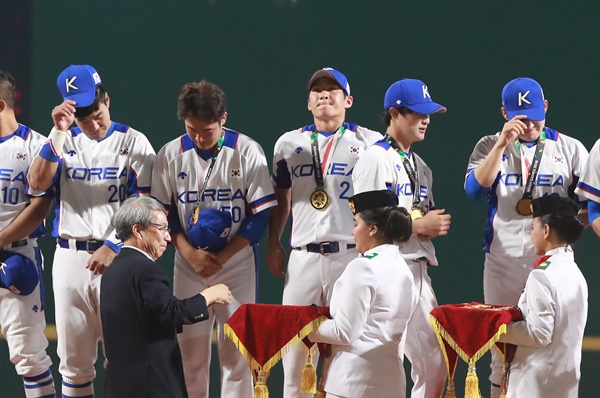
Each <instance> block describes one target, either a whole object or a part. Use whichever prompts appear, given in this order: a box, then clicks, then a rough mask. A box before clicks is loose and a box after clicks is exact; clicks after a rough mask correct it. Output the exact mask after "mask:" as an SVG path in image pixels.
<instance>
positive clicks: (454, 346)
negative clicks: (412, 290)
mask: <svg viewBox="0 0 600 398" xmlns="http://www.w3.org/2000/svg"><path fill="white" fill-rule="evenodd" d="M429 323H431V325H432V326H433V329H434V331H435V334H436V335H437V336H438V341H439V339H440V337H439V336H441V337H443V338H444V340H446V342H447V343H448V345H449V346H450V347H452V349H453V350H454V351H456V353H457V354H458V355H459V356H460V357H461V358H462V359H463V360H464V361H465V362H467V363H469V362H470V361H471V360H472V361H473V362H475V361H477V360H479V358H481V357H482V356H483V355H484V354H485V353H486V352H488V351H489V349H490V348H492V346H493V345H494V344H496V342H497V341H498V340H499V339H500V336H502V335H503V334H505V333H506V325H500V328H499V329H498V331H497V332H496V333H495V334H494V335H493V336H492V338H490V339H489V340H488V342H487V343H485V344H484V345H483V347H481V348H480V349H479V350H478V351H477V352H476V353H475V355H473V356H472V357H469V356H468V355H467V354H466V353H465V352H464V351H463V350H462V348H460V347H459V346H458V344H456V342H455V341H454V339H453V338H452V336H450V335H449V334H448V333H447V332H446V329H444V327H443V326H442V325H441V324H440V323H439V322H438V320H437V319H435V317H434V316H433V315H431V314H430V315H429ZM442 346H443V343H442ZM442 349H443V348H442ZM444 354H445V352H444ZM444 356H445V357H446V363H447V362H448V359H447V355H444Z"/></svg>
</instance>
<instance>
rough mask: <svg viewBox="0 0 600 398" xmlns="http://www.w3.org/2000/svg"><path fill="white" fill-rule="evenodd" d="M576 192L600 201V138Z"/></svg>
mask: <svg viewBox="0 0 600 398" xmlns="http://www.w3.org/2000/svg"><path fill="white" fill-rule="evenodd" d="M575 193H576V194H577V195H579V197H582V198H586V199H588V200H593V201H594V202H598V203H600V139H598V141H596V143H595V144H594V146H593V147H592V150H591V151H590V155H589V157H588V160H587V163H586V164H585V167H584V168H583V171H582V172H581V176H580V177H579V182H578V183H577V188H576V189H575Z"/></svg>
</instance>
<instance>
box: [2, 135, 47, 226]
mask: <svg viewBox="0 0 600 398" xmlns="http://www.w3.org/2000/svg"><path fill="white" fill-rule="evenodd" d="M45 141H46V137H44V136H43V135H41V134H39V133H37V132H35V131H33V130H32V129H30V128H29V127H26V126H23V125H22V124H19V128H18V129H17V131H16V132H15V133H14V134H13V135H10V136H8V137H3V138H0V145H2V146H1V147H0V148H2V160H1V161H0V204H1V208H2V211H1V212H0V230H2V229H5V228H6V227H8V226H9V225H10V224H11V223H12V222H13V220H14V219H15V218H16V217H17V216H18V215H19V213H21V211H23V209H25V207H27V205H28V204H29V197H28V196H27V195H26V193H25V191H26V185H27V172H28V170H29V166H30V165H31V163H33V159H34V157H35V155H36V154H37V153H38V152H39V150H40V147H41V146H42V145H43V144H44V142H45ZM45 232H46V229H45V227H44V225H43V224H40V226H39V227H38V228H37V229H36V230H35V231H34V232H33V233H32V234H31V235H30V238H38V237H40V236H42V235H44V234H45Z"/></svg>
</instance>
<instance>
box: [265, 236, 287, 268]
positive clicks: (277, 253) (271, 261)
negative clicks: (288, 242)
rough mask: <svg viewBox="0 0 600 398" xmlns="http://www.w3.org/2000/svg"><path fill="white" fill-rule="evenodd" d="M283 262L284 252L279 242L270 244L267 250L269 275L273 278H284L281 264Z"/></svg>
mask: <svg viewBox="0 0 600 398" xmlns="http://www.w3.org/2000/svg"><path fill="white" fill-rule="evenodd" d="M284 262H285V250H283V246H281V243H280V242H279V241H277V242H271V241H269V245H268V248H267V264H268V265H269V269H270V270H271V273H272V274H273V275H275V276H285V272H283V264H284Z"/></svg>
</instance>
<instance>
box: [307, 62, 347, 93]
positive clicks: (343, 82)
mask: <svg viewBox="0 0 600 398" xmlns="http://www.w3.org/2000/svg"><path fill="white" fill-rule="evenodd" d="M322 77H327V78H329V79H333V80H334V81H335V82H336V83H337V84H339V85H340V87H341V88H342V90H344V92H345V93H346V95H350V84H348V79H346V76H344V74H343V73H342V72H340V71H337V70H335V69H333V68H323V69H319V70H318V71H316V72H315V73H313V75H312V77H311V78H310V80H309V81H308V91H310V88H311V87H312V85H313V84H314V83H315V82H316V81H317V80H318V79H320V78H322Z"/></svg>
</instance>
